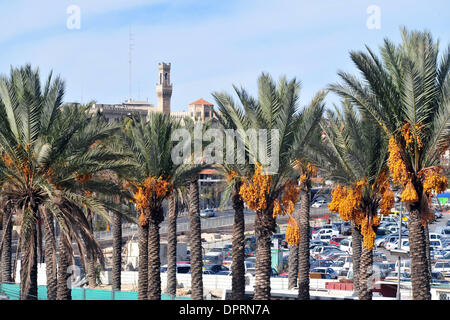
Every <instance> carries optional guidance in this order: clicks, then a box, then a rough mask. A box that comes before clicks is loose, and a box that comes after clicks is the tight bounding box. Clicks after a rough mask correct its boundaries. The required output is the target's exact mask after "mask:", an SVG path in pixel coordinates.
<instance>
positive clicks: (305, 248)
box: [298, 186, 310, 300]
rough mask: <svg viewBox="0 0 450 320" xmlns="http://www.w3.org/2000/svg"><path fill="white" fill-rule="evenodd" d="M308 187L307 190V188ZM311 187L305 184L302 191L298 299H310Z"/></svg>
mask: <svg viewBox="0 0 450 320" xmlns="http://www.w3.org/2000/svg"><path fill="white" fill-rule="evenodd" d="M305 188H306V190H305ZM309 202H310V189H309V188H308V187H307V186H305V187H304V188H302V190H301V191H300V215H299V229H300V230H299V231H300V243H299V247H298V260H299V261H298V264H299V279H298V299H299V300H309V299H310V297H309V268H310V265H309V228H310V227H309V208H310V203H309Z"/></svg>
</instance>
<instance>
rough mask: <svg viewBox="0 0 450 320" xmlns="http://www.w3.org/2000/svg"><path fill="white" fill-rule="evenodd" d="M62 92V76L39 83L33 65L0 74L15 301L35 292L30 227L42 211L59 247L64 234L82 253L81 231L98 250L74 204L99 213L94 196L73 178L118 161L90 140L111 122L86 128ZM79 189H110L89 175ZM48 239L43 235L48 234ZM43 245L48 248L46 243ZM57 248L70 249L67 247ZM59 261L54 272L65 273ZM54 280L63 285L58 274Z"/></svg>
mask: <svg viewBox="0 0 450 320" xmlns="http://www.w3.org/2000/svg"><path fill="white" fill-rule="evenodd" d="M63 93H64V84H63V82H62V81H61V80H60V79H59V78H56V79H55V80H53V79H52V76H51V75H50V76H49V77H48V79H47V82H46V83H45V86H44V87H43V88H42V87H41V82H40V77H39V70H33V69H32V68H31V66H29V65H27V66H24V67H20V68H12V69H11V75H10V78H5V77H4V78H1V79H0V152H1V154H2V157H1V160H2V161H0V184H1V185H2V194H3V195H4V196H6V197H8V198H9V202H10V203H11V206H12V208H13V212H14V214H15V215H16V220H17V221H20V223H19V227H20V235H19V236H20V238H19V243H20V252H21V271H20V272H21V277H20V278H21V299H36V298H37V262H38V252H42V247H41V243H42V239H40V237H41V232H39V229H38V228H37V225H38V223H39V222H40V221H43V217H45V216H46V215H52V216H53V217H54V219H55V220H56V221H57V224H58V226H59V229H60V240H61V239H62V241H60V243H61V242H64V241H67V242H66V245H67V244H68V239H69V238H71V239H73V240H75V241H76V242H77V244H78V247H79V250H80V253H84V248H83V246H82V245H81V243H82V241H81V238H82V237H85V238H86V239H88V244H87V245H88V247H89V248H92V250H94V251H95V252H96V254H97V255H98V256H102V252H101V249H100V246H99V245H98V243H97V241H96V240H95V239H94V237H93V235H92V234H91V233H90V232H88V231H87V228H86V226H87V223H86V219H85V216H84V214H83V211H82V210H83V209H81V208H90V209H92V210H95V211H96V212H98V213H99V214H103V215H105V216H107V214H106V211H105V209H104V207H103V205H102V204H101V203H100V202H99V201H97V200H95V199H93V198H91V197H89V196H88V195H86V194H80V185H79V183H78V181H79V179H82V178H84V177H88V176H90V175H91V174H94V173H96V172H99V171H101V170H105V169H109V168H114V167H118V166H121V165H123V163H122V162H121V161H122V160H121V159H119V158H118V157H117V154H114V155H112V154H110V153H108V152H104V151H102V150H101V149H99V148H98V147H95V146H94V147H93V146H92V145H93V143H94V142H95V141H97V140H101V139H103V138H105V137H107V136H110V135H112V134H113V133H114V132H115V131H116V129H117V128H115V127H113V126H111V125H104V126H97V125H95V126H93V123H92V122H91V120H92V117H91V116H89V115H88V114H87V113H86V110H87V107H78V106H65V107H62V106H61V104H62V97H63ZM105 160H107V161H105ZM84 190H85V191H89V192H91V191H97V192H99V193H105V192H117V188H114V186H112V185H111V184H110V183H108V182H105V181H92V182H91V183H90V184H88V185H87V186H84ZM44 220H45V219H44ZM47 221H49V219H47ZM45 226H50V223H48V222H47V223H45ZM51 238H52V237H48V238H47V239H46V240H49V241H54V240H55V239H51ZM47 242H48V241H47ZM71 245H72V242H71V241H70V246H71ZM61 246H63V245H62V244H61ZM46 247H51V246H49V245H48V244H47V243H46ZM53 247H56V246H53ZM64 249H65V250H66V249H67V250H66V251H67V252H69V255H70V254H71V250H70V249H69V248H68V246H64ZM65 256H66V255H65V252H62V253H60V258H61V259H64V258H65ZM63 267H64V266H62V269H61V272H64V271H67V269H64V268H63ZM59 283H61V286H65V287H67V286H66V283H63V282H62V280H61V281H60V282H59ZM58 291H61V292H62V291H63V290H62V289H61V290H58Z"/></svg>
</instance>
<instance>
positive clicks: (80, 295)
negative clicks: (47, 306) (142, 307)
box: [0, 283, 192, 300]
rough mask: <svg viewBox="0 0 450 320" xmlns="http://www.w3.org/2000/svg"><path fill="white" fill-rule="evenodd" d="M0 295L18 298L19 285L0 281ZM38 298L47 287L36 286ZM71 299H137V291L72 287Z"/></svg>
mask: <svg viewBox="0 0 450 320" xmlns="http://www.w3.org/2000/svg"><path fill="white" fill-rule="evenodd" d="M0 295H5V296H7V297H8V298H9V299H10V300H19V298H20V285H19V284H15V283H14V284H13V283H1V284H0ZM38 300H47V287H46V286H38ZM72 300H138V293H137V292H134V291H111V290H97V289H88V288H72ZM161 300H192V298H191V297H175V298H171V297H170V296H169V295H165V294H163V295H161Z"/></svg>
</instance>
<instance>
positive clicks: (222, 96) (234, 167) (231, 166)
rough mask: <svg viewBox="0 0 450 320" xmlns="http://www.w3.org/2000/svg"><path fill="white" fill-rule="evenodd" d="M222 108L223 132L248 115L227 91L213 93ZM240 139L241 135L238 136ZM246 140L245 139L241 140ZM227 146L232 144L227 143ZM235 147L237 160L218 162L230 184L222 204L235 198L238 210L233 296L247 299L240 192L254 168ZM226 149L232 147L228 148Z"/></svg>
mask: <svg viewBox="0 0 450 320" xmlns="http://www.w3.org/2000/svg"><path fill="white" fill-rule="evenodd" d="M213 96H214V98H215V100H216V102H217V108H218V110H217V111H216V110H214V113H215V116H216V117H217V119H218V121H219V123H220V125H221V129H222V132H226V131H225V130H229V129H233V130H237V127H236V126H235V124H234V122H233V118H237V119H239V121H240V122H243V121H244V114H243V113H242V111H241V109H240V108H238V107H237V106H236V104H235V102H234V100H233V98H232V97H231V96H230V95H228V94H226V93H219V92H216V93H214V94H213ZM236 138H239V137H238V136H237V137H236ZM241 142H242V141H241ZM227 147H229V146H228V145H227ZM230 148H232V149H233V150H232V151H233V161H232V162H231V163H229V161H225V162H223V163H222V164H220V165H218V167H219V168H220V170H219V172H221V174H222V175H223V176H225V177H226V180H227V187H226V189H225V192H224V196H223V197H222V201H221V206H223V204H225V203H226V202H228V200H229V199H230V197H231V202H232V206H233V210H234V222H233V235H232V244H231V246H232V253H233V255H232V263H231V275H232V282H231V298H232V300H243V299H244V296H245V265H244V261H245V251H244V249H245V219H244V200H243V199H242V197H241V195H240V194H239V192H240V189H241V186H242V182H241V178H242V177H245V176H246V175H247V172H248V171H249V170H251V168H250V166H249V164H248V163H247V164H238V160H239V159H238V157H239V156H238V152H237V144H236V145H235V143H234V142H233V146H232V147H230ZM225 151H226V152H230V150H228V149H226V150H225Z"/></svg>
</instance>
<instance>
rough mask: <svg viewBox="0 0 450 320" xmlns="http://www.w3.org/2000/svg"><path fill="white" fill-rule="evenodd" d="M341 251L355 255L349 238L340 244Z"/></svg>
mask: <svg viewBox="0 0 450 320" xmlns="http://www.w3.org/2000/svg"><path fill="white" fill-rule="evenodd" d="M339 249H340V250H342V251H344V252H347V253H348V254H353V249H352V239H351V238H348V239H344V240H342V241H341V242H339Z"/></svg>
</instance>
